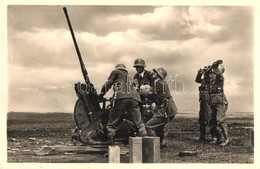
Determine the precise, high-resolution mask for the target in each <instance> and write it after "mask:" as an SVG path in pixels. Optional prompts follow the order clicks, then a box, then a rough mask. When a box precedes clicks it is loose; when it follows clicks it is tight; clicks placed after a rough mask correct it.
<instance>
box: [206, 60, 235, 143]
mask: <svg viewBox="0 0 260 169" xmlns="http://www.w3.org/2000/svg"><path fill="white" fill-rule="evenodd" d="M222 64H223V61H222V60H217V61H216V62H214V63H213V64H212V66H211V71H212V72H213V73H214V76H213V77H212V78H211V79H210V107H211V111H212V113H211V115H210V120H209V125H210V131H211V135H212V137H213V140H212V142H211V143H213V144H220V146H221V147H224V146H226V145H228V144H229V143H230V142H231V140H230V139H229V137H228V127H227V124H226V122H225V119H226V112H227V109H228V101H227V99H226V96H225V94H224V76H223V73H224V72H225V68H224V66H223V65H222ZM222 135H223V137H224V140H222Z"/></svg>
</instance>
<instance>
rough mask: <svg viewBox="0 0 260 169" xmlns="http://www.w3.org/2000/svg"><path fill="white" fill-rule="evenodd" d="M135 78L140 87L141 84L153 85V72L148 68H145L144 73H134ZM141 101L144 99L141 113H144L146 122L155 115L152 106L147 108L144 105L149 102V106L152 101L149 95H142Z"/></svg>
mask: <svg viewBox="0 0 260 169" xmlns="http://www.w3.org/2000/svg"><path fill="white" fill-rule="evenodd" d="M134 80H136V81H137V83H138V87H139V88H140V86H141V85H149V86H153V81H154V79H153V73H152V72H150V71H148V70H144V72H143V73H142V74H139V73H136V74H135V75H134ZM141 101H142V104H141V105H142V106H141V114H142V120H143V122H144V123H146V122H147V121H148V120H150V119H151V118H152V116H153V113H152V111H151V110H150V108H151V107H148V108H145V107H144V106H143V105H145V106H147V104H148V105H149V106H151V101H150V100H148V98H147V97H145V96H142V95H141Z"/></svg>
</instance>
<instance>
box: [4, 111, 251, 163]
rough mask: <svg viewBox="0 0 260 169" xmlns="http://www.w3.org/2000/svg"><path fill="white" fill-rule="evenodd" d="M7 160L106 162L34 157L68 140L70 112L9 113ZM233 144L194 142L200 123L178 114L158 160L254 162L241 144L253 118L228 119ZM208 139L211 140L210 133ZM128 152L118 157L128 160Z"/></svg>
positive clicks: (93, 157) (94, 157)
mask: <svg viewBox="0 0 260 169" xmlns="http://www.w3.org/2000/svg"><path fill="white" fill-rule="evenodd" d="M7 118H8V119H7V139H8V145H7V153H8V154H7V162H9V163H13V162H15V163H24V162H29V163H31V162H33V163H107V162H108V158H107V157H106V156H105V155H104V153H103V154H102V153H95V154H93V153H92V154H86V153H84V154H83V153H81V154H75V153H71V154H53V155H47V156H37V155H36V154H35V152H34V151H36V150H39V149H40V148H41V147H42V146H45V145H47V146H53V145H66V144H69V143H71V133H72V129H74V127H75V124H74V120H73V114H69V113H8V117H7ZM227 124H228V126H229V133H230V137H231V139H232V143H231V144H230V145H229V146H227V147H223V148H222V147H219V146H218V145H211V144H209V143H208V142H206V143H200V142H199V141H197V138H198V136H199V124H198V120H197V118H194V117H181V116H178V115H177V116H176V118H175V119H174V120H173V121H171V122H170V123H169V124H168V125H167V126H166V140H167V148H163V149H161V163H218V164H220V163H236V164H237V163H239V164H243V163H251V164H252V163H254V149H253V148H252V147H248V146H244V143H245V140H246V138H245V129H244V127H249V126H250V127H253V126H254V119H253V117H243V118H235V117H230V118H227ZM207 138H208V139H210V134H209V132H208V133H207ZM185 150H193V151H198V152H199V153H198V155H196V156H184V157H180V156H179V155H178V154H179V152H180V151H185ZM128 161H129V157H128V155H122V156H121V162H122V163H128Z"/></svg>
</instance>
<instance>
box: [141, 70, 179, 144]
mask: <svg viewBox="0 0 260 169" xmlns="http://www.w3.org/2000/svg"><path fill="white" fill-rule="evenodd" d="M153 71H154V74H153V78H154V79H155V80H154V86H153V87H152V88H151V89H150V90H149V91H147V90H146V91H144V94H146V95H147V97H148V98H149V99H150V100H151V101H152V102H154V103H155V104H156V108H155V112H154V113H155V114H154V115H153V117H152V118H151V119H150V120H149V121H148V122H147V123H146V124H145V125H146V129H147V135H148V136H157V137H160V144H161V147H165V146H166V143H165V140H164V127H165V125H166V124H167V123H168V122H169V121H171V120H172V119H173V118H174V117H175V115H176V114H177V107H176V105H175V103H174V101H173V99H172V96H171V94H170V90H169V87H168V85H167V83H166V82H165V81H164V79H165V77H166V76H167V72H166V70H165V69H164V68H158V69H156V70H155V69H153ZM142 92H143V91H141V93H142Z"/></svg>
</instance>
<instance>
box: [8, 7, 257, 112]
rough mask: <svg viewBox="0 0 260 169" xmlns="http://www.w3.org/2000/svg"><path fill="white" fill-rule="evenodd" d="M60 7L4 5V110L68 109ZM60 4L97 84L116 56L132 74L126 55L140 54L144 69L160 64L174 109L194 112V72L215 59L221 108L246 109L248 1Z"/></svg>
mask: <svg viewBox="0 0 260 169" xmlns="http://www.w3.org/2000/svg"><path fill="white" fill-rule="evenodd" d="M62 7H63V6H55V5H41V6H39V5H31V6H30V5H9V6H8V8H7V23H8V24H7V31H8V32H7V40H8V48H7V53H8V55H7V57H8V58H7V60H8V64H7V69H8V106H7V107H8V112H10V111H18V112H73V109H74V105H75V102H76V100H77V96H76V94H75V91H74V83H77V82H79V81H80V82H83V81H84V78H83V76H82V73H81V70H80V66H79V62H78V59H77V54H76V51H75V47H74V44H73V41H72V38H71V34H70V32H69V28H68V25H67V22H66V19H65V15H64V13H63V10H62ZM67 10H68V13H69V16H70V20H71V23H72V26H73V29H74V33H75V36H76V39H77V42H78V46H79V49H80V51H81V55H82V57H83V60H84V62H85V65H86V68H87V70H88V72H89V77H90V80H91V82H92V83H93V84H94V85H95V87H96V88H97V90H98V91H99V90H100V88H101V87H102V85H103V83H104V82H105V81H106V79H107V77H108V76H109V74H110V72H111V71H112V70H113V69H114V67H115V65H116V64H117V63H123V64H125V65H126V67H127V69H128V70H129V72H130V74H131V75H134V73H135V69H134V68H133V63H134V60H135V59H137V58H142V59H144V60H145V62H146V66H147V67H146V69H147V70H152V69H154V68H158V67H164V68H165V69H166V70H167V72H168V76H167V77H166V80H167V81H168V84H169V86H170V89H171V93H172V96H173V98H174V100H175V103H176V105H177V107H178V109H179V111H180V112H187V111H198V109H199V102H198V86H199V84H197V83H195V81H194V80H195V77H196V74H197V71H198V69H199V68H203V67H204V66H207V65H211V64H212V63H213V62H214V61H216V60H219V59H222V60H223V62H224V64H223V65H224V66H225V73H224V76H225V86H224V90H225V94H226V96H227V99H228V101H229V110H228V111H230V112H253V111H254V10H253V8H252V7H250V6H170V5H169V6H154V5H153V6H140V5H138V6H124V5H118V6H115V5H110V6H102V5H101V6H91V5H85V6H84V5H81V6H80V5H73V6H69V5H68V6H67ZM106 96H107V97H108V96H109V94H108V95H106Z"/></svg>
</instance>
